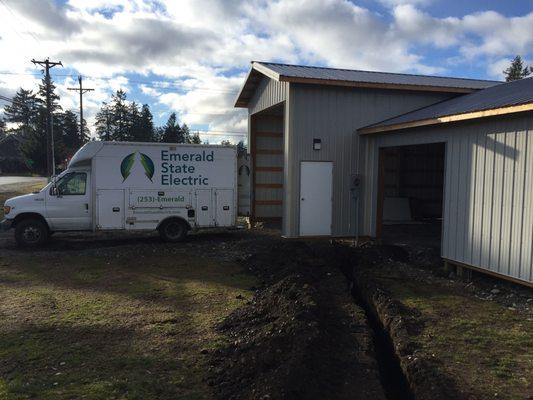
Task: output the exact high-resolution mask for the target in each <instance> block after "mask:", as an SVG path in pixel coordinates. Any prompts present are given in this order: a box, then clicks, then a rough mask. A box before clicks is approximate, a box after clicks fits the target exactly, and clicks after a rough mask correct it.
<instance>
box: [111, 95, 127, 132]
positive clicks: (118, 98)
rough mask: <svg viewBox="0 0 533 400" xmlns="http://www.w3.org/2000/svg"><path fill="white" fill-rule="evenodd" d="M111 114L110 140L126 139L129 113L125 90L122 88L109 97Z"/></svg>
mask: <svg viewBox="0 0 533 400" xmlns="http://www.w3.org/2000/svg"><path fill="white" fill-rule="evenodd" d="M110 106H111V116H112V119H111V121H112V124H113V125H112V129H113V130H112V133H111V138H112V140H116V141H127V140H128V136H129V131H130V126H131V124H130V122H131V118H130V117H131V114H130V112H129V111H130V110H129V109H128V105H127V103H126V92H124V91H123V90H122V89H119V90H117V92H116V93H115V94H114V95H113V96H112V97H111V104H110Z"/></svg>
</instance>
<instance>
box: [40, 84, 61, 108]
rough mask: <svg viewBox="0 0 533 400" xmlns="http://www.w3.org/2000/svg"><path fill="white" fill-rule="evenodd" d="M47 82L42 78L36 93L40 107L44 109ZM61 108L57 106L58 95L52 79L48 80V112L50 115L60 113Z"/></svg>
mask: <svg viewBox="0 0 533 400" xmlns="http://www.w3.org/2000/svg"><path fill="white" fill-rule="evenodd" d="M47 82H48V80H47V78H46V76H44V77H43V79H42V80H41V83H40V84H39V90H38V92H37V100H38V101H39V103H40V104H41V105H43V106H44V107H46V83H47ZM61 110H62V108H61V106H60V105H59V95H58V94H56V85H55V84H54V81H53V80H52V78H50V112H51V113H52V114H54V113H57V112H61Z"/></svg>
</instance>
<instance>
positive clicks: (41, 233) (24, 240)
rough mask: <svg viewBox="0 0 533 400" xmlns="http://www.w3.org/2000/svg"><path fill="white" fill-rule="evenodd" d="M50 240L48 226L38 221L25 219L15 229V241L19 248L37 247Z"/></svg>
mask: <svg viewBox="0 0 533 400" xmlns="http://www.w3.org/2000/svg"><path fill="white" fill-rule="evenodd" d="M47 239H48V228H47V226H46V225H45V224H44V223H43V222H42V221H39V220H38V219H24V220H22V221H20V222H18V223H17V226H16V227H15V240H16V241H17V244H18V245H19V246H23V247H37V246H40V245H42V244H43V243H45V242H46V240H47Z"/></svg>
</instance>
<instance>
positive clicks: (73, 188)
mask: <svg viewBox="0 0 533 400" xmlns="http://www.w3.org/2000/svg"><path fill="white" fill-rule="evenodd" d="M89 181H90V174H89V173H88V172H84V171H73V172H67V173H66V174H65V175H63V176H62V177H61V178H60V179H59V180H58V181H57V183H56V185H55V186H52V187H50V190H49V191H48V193H47V194H46V215H47V220H48V222H49V223H50V226H51V228H52V229H53V230H58V231H61V230H90V229H91V215H92V210H91V202H90V198H91V197H90V193H89V192H90V187H91V186H90V184H89Z"/></svg>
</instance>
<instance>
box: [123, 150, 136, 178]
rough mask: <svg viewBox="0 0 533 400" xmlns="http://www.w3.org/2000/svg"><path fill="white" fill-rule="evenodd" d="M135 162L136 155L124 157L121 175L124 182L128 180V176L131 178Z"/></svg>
mask: <svg viewBox="0 0 533 400" xmlns="http://www.w3.org/2000/svg"><path fill="white" fill-rule="evenodd" d="M134 162H135V153H131V154H129V155H127V156H126V157H124V160H122V162H121V163H120V173H121V174H122V178H123V179H122V182H124V181H125V180H126V178H127V177H128V176H130V173H131V167H133V163H134Z"/></svg>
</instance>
